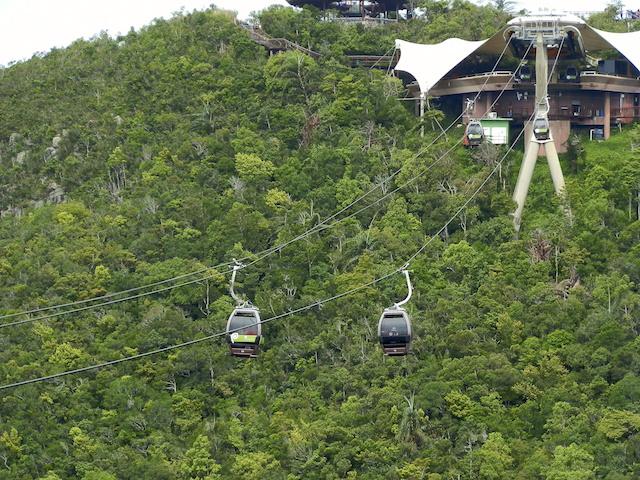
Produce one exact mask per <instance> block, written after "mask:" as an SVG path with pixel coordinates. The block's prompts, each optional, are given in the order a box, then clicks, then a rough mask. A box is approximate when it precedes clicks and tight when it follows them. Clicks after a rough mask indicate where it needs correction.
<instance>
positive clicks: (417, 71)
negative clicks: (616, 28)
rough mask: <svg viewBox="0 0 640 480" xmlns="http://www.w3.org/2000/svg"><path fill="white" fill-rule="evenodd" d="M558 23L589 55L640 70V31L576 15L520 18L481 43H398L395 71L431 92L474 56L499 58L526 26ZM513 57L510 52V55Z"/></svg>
mask: <svg viewBox="0 0 640 480" xmlns="http://www.w3.org/2000/svg"><path fill="white" fill-rule="evenodd" d="M536 22H557V23H558V24H559V25H560V26H561V27H566V26H570V27H573V28H575V29H576V30H578V31H579V32H580V34H581V37H582V43H583V46H584V49H585V51H586V52H595V51H601V50H608V49H613V50H617V51H618V52H619V53H620V54H622V55H623V56H624V57H626V58H627V60H629V62H630V63H631V64H632V65H634V66H635V67H636V68H637V69H639V70H640V48H638V45H640V31H639V32H629V33H612V32H605V31H602V30H598V29H596V28H593V27H590V26H589V25H587V24H586V23H585V21H584V20H582V19H580V18H579V17H576V16H574V15H536V16H526V17H517V18H514V19H513V20H511V21H510V22H509V23H508V24H507V25H506V26H505V28H503V29H501V30H500V31H498V32H497V33H496V34H495V35H493V36H492V37H491V38H488V39H486V40H479V41H469V40H462V39H459V38H449V39H447V40H445V41H444V42H440V43H436V44H430V45H429V44H419V43H412V42H407V41H404V40H396V48H397V49H398V50H400V60H399V61H398V64H397V65H396V67H395V69H396V70H398V71H402V72H407V73H409V74H410V75H412V76H413V77H414V78H415V79H416V81H417V82H418V85H419V87H420V92H421V93H425V94H428V93H429V90H431V88H432V87H433V86H434V85H435V84H436V83H438V82H439V81H440V80H441V79H442V78H443V77H445V76H446V75H447V74H448V73H449V72H450V71H451V70H452V69H453V68H455V67H456V66H457V65H459V64H460V63H462V62H463V61H464V60H465V59H467V58H468V57H470V56H472V55H495V56H498V55H500V53H501V52H502V51H503V50H504V49H505V46H506V43H507V40H506V39H508V38H509V35H508V33H509V32H510V31H511V30H513V29H514V28H517V27H518V26H520V25H522V24H524V23H528V24H531V23H536ZM508 54H509V53H508Z"/></svg>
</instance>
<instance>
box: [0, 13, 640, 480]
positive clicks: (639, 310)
mask: <svg viewBox="0 0 640 480" xmlns="http://www.w3.org/2000/svg"><path fill="white" fill-rule="evenodd" d="M428 3H429V6H430V10H429V12H430V13H429V14H428V15H427V17H426V18H420V19H415V20H412V21H410V22H406V23H401V24H398V25H395V26H389V27H384V28H377V29H364V28H361V27H359V26H344V25H343V26H341V25H338V24H335V23H327V22H322V23H321V22H319V21H318V17H317V14H316V13H314V12H312V11H304V12H296V11H294V10H290V9H282V8H273V9H271V10H268V11H266V12H264V13H263V14H262V17H261V23H262V26H263V28H264V29H265V30H266V31H267V32H268V33H270V34H272V35H274V36H286V37H288V38H291V39H292V40H295V41H297V42H299V43H300V44H302V45H305V46H310V47H312V48H314V49H316V50H318V51H320V52H321V53H322V54H323V56H322V57H320V58H319V59H312V58H310V57H308V56H305V55H303V54H302V53H299V52H286V53H281V54H278V55H274V56H269V55H268V53H267V52H266V51H265V50H264V49H263V48H262V47H261V46H259V45H256V44H255V43H253V42H252V41H251V40H250V38H249V35H248V33H247V32H246V30H245V29H243V28H241V27H240V26H239V25H237V24H236V22H235V21H234V18H233V17H232V16H230V15H229V14H227V13H224V12H220V11H216V10H213V9H212V10H208V11H205V12H195V13H189V14H186V13H182V14H177V15H176V16H175V17H174V18H173V19H171V20H169V21H164V20H157V21H155V22H153V24H151V25H149V26H148V27H146V28H144V29H142V30H141V31H139V32H130V33H129V34H127V35H126V36H122V37H120V38H115V39H113V38H109V37H108V36H106V35H102V36H98V37H96V38H94V39H93V40H91V41H77V42H75V43H74V44H72V45H71V46H69V47H68V48H65V49H59V50H54V51H52V52H50V53H48V54H46V55H43V56H36V57H34V58H32V59H31V60H29V61H26V62H21V63H17V64H15V65H12V66H9V67H7V68H4V69H0V211H2V217H1V219H0V317H2V318H1V319H0V323H1V324H2V325H0V346H1V348H0V387H1V386H3V385H7V384H11V383H14V382H19V381H22V380H27V379H33V378H38V377H41V376H47V375H50V374H55V373H58V372H64V371H67V370H72V369H77V368H82V367H85V366H90V365H93V364H99V363H102V362H105V361H109V360H116V359H120V358H124V357H128V356H132V355H136V354H140V353H144V352H150V351H153V350H155V349H159V348H162V347H166V346H170V345H175V344H179V343H181V342H186V341H189V340H192V339H198V338H204V337H207V336H209V335H214V334H216V333H218V332H223V331H224V329H225V325H226V319H227V317H228V316H229V313H230V311H231V310H232V308H233V305H234V303H233V301H232V299H231V297H230V296H229V293H228V285H229V284H228V282H229V277H230V275H229V268H228V266H219V267H217V268H213V267H214V266H217V265H219V264H221V263H225V262H231V261H232V259H234V258H246V260H245V263H249V262H251V261H252V260H257V261H256V262H255V263H254V264H253V265H251V266H249V267H247V268H246V269H243V270H241V271H240V272H239V273H238V283H237V285H236V289H237V291H238V292H240V293H241V294H242V295H244V296H245V297H246V298H248V299H251V300H252V302H253V303H254V304H255V305H256V306H258V307H259V308H260V310H261V314H262V316H263V318H271V317H274V316H276V315H280V314H283V313H287V312H289V311H292V310H295V309H298V308H301V307H304V306H306V305H311V304H314V303H316V302H319V301H321V300H323V299H328V298H331V297H333V296H334V295H338V294H341V293H343V292H347V291H349V290H351V289H354V288H356V287H359V286H361V285H363V284H367V283H368V282H371V281H372V280H374V279H375V278H377V277H380V276H383V275H385V274H387V273H389V272H393V271H394V270H395V269H397V268H398V267H400V266H402V265H403V263H404V262H405V261H406V260H407V259H408V258H409V257H410V256H411V255H412V254H413V253H414V252H416V251H417V250H418V249H419V248H420V247H421V246H422V245H424V244H425V242H427V241H428V240H429V238H431V236H432V235H436V236H435V240H434V241H432V242H431V243H430V244H429V245H428V247H427V248H426V249H425V250H424V252H423V253H422V254H421V255H420V256H418V257H417V258H416V259H415V260H414V261H413V262H412V264H411V271H412V273H411V275H412V279H413V282H414V286H415V292H414V295H413V298H412V300H411V302H410V303H409V304H408V310H409V312H410V314H411V315H412V319H413V324H414V329H415V340H414V342H413V346H412V353H411V354H410V355H409V356H407V357H400V358H385V357H383V355H382V352H381V349H380V347H379V345H378V344H377V332H376V327H377V322H378V319H379V316H380V313H381V312H382V310H383V308H385V307H388V306H390V305H391V304H393V302H396V301H398V300H400V299H401V298H403V297H404V296H405V295H406V287H405V284H404V280H403V277H402V276H401V275H394V276H391V277H390V278H388V279H386V280H384V281H382V282H380V283H378V284H376V285H372V286H369V287H367V288H364V289H360V290H358V291H357V292H356V293H354V294H352V295H348V296H344V297H342V298H340V299H338V300H335V301H327V302H322V303H321V304H320V305H317V306H315V307H314V308H311V309H309V310H306V311H303V312H299V313H296V314H291V315H288V316H284V317H281V318H278V319H276V320H273V321H271V322H269V323H267V324H265V325H264V335H265V343H264V345H263V348H262V351H261V353H260V356H259V358H257V359H252V360H240V359H237V358H233V357H231V356H230V355H229V353H228V347H227V345H226V344H225V343H224V338H213V339H211V340H208V341H204V342H201V343H197V344H195V345H191V346H187V347H184V348H179V349H176V350H171V351H168V352H164V353H159V354H157V355H153V356H148V357H144V358H140V359H138V360H134V361H130V362H125V363H121V364H119V365H114V366H111V367H108V368H102V369H98V370H93V371H90V372H84V373H81V374H77V375H69V376H65V377H60V378H57V379H55V380H51V381H45V382H40V383H34V384H30V385H24V386H20V387H15V388H11V389H5V390H0V479H41V480H44V479H46V480H58V479H75V478H77V479H84V480H109V479H131V480H139V479H149V480H161V479H185V480H186V479H200V480H205V479H206V480H212V479H222V478H224V479H238V480H240V479H243V480H295V479H299V480H302V479H305V480H312V479H318V480H320V479H323V480H324V479H336V480H337V479H351V480H356V479H363V480H364V479H370V480H373V479H389V480H397V479H402V480H419V479H425V480H463V479H464V480H471V479H478V480H498V479H508V480H511V479H514V480H532V479H533V480H535V479H540V480H542V479H544V480H590V479H606V480H633V479H638V478H640V340H639V339H638V333H640V294H639V292H638V285H639V284H640V243H639V241H640V220H639V217H640V131H639V130H638V129H637V128H629V129H628V130H626V129H625V131H623V132H621V133H616V134H615V136H614V137H613V138H612V139H611V140H610V141H608V142H606V143H600V144H597V143H593V144H592V143H589V142H588V139H574V140H573V141H572V146H571V148H570V151H569V153H568V154H567V155H566V156H565V158H563V159H562V161H563V168H564V170H565V174H566V176H567V190H568V202H569V204H570V207H571V217H567V216H565V215H564V214H563V208H562V206H561V205H559V204H558V203H559V202H558V201H557V199H555V198H554V195H553V186H552V183H551V179H550V178H549V172H548V168H547V166H546V165H545V163H544V162H540V164H539V165H538V168H537V170H536V173H535V176H534V182H533V187H532V192H531V193H530V197H529V199H528V201H527V207H526V209H525V214H524V221H523V228H522V231H521V232H520V235H519V236H518V237H516V236H515V235H514V232H513V227H512V219H511V217H510V215H509V212H512V211H513V209H514V204H513V202H512V201H511V192H512V190H513V185H514V183H515V176H516V174H517V170H518V165H519V162H520V158H521V155H522V152H521V149H520V147H519V148H517V149H516V150H515V151H514V152H512V153H511V154H508V155H506V159H505V161H504V162H503V164H501V165H500V168H495V167H496V166H497V164H496V162H497V161H499V160H500V159H501V158H502V157H503V156H504V155H505V153H506V151H505V150H498V149H496V150H492V149H487V150H485V149H482V150H480V151H479V152H478V151H476V152H474V153H471V152H469V151H467V150H465V149H463V148H462V147H456V142H458V140H459V139H460V137H461V136H462V134H463V131H462V129H461V128H454V129H452V130H450V131H449V134H448V135H447V138H439V139H438V134H439V132H440V130H439V128H438V127H437V124H436V122H435V120H436V119H439V120H441V121H442V123H444V124H445V125H446V124H447V120H446V119H443V118H442V116H441V115H439V113H438V112H436V111H431V112H430V113H429V115H428V117H427V121H426V122H425V131H426V132H425V136H424V137H421V136H420V125H419V122H418V120H417V119H416V117H415V116H414V114H413V111H412V108H413V106H412V102H403V101H400V100H399V98H400V97H402V96H404V90H403V86H402V83H401V82H400V81H399V80H398V79H396V78H392V77H390V76H387V75H385V72H384V70H380V71H378V70H369V69H354V68H349V67H348V66H347V62H346V61H345V60H344V57H343V55H344V54H346V53H378V54H381V53H383V52H385V51H387V50H389V49H390V48H391V47H393V39H394V38H395V37H396V36H397V37H402V38H405V39H408V40H416V41H420V40H422V41H431V40H441V39H443V38H444V37H443V35H444V36H453V35H458V36H462V37H465V38H482V37H483V36H486V35H487V32H488V33H492V32H493V31H494V30H495V29H497V28H498V27H499V26H500V25H501V24H502V22H503V21H504V20H505V19H506V18H508V16H507V14H505V13H504V12H502V11H498V10H496V9H494V8H493V7H477V6H474V5H471V4H468V3H465V2H461V1H458V0H456V1H455V2H453V3H452V4H450V5H448V6H447V4H446V3H444V2H428ZM433 142H435V144H434V145H432V146H430V147H429V148H427V147H428V146H429V145H431V144H432V143H433ZM448 150H451V153H449V154H447V155H444V156H443V154H444V153H445V152H447V151H448ZM441 157H443V158H442V159H440V158H441ZM436 160H439V161H437V162H436ZM397 169H400V173H399V174H398V175H397V176H395V178H393V180H389V181H387V182H383V184H382V185H381V188H378V189H375V190H374V191H373V192H372V193H371V194H370V195H369V196H367V197H366V198H365V199H364V200H363V201H362V202H359V203H358V204H357V205H356V206H355V207H353V208H349V209H347V210H345V211H344V212H343V213H341V214H340V215H338V216H337V217H336V218H334V219H332V220H331V221H329V222H327V223H325V224H323V225H322V228H317V229H316V230H314V232H313V233H312V234H309V235H305V236H304V238H302V239H300V240H297V241H295V242H292V243H291V244H289V245H286V246H283V247H282V248H278V249H276V250H274V251H273V252H272V254H270V255H268V256H264V255H260V252H262V251H264V250H266V249H269V248H270V247H273V246H277V245H282V244H285V243H287V242H289V241H290V240H292V239H295V238H296V237H297V236H299V235H301V234H303V233H305V232H307V231H308V230H309V229H311V228H313V227H314V226H315V225H318V224H320V223H321V222H323V221H324V220H325V219H326V218H327V217H329V216H331V215H333V214H334V213H335V212H337V211H339V210H340V209H342V208H343V207H346V206H348V205H349V204H350V203H351V202H352V201H353V200H355V199H357V198H359V197H360V196H361V195H362V194H363V193H365V192H368V191H369V190H371V189H374V187H375V186H376V185H377V184H379V183H381V182H382V181H383V180H384V179H385V178H386V177H388V176H389V175H391V174H392V173H393V172H394V171H396V170H397ZM425 170H428V171H427V172H426V173H425V174H423V175H419V174H420V173H423V172H424V171H425ZM494 170H495V172H496V173H495V174H494V175H492V176H491V177H490V179H489V180H488V181H487V182H486V185H484V187H483V188H481V189H480V191H479V193H478V195H476V196H475V197H474V199H473V201H471V202H470V203H469V204H468V205H467V206H466V207H465V208H462V209H461V207H462V206H463V205H464V203H465V201H466V200H467V199H468V198H469V195H470V194H471V193H472V192H474V191H475V190H476V189H477V188H478V187H480V186H481V184H482V182H484V181H485V180H486V179H487V177H488V175H489V174H490V172H492V171H494ZM410 179H413V180H412V181H411V182H409V183H410V184H409V185H408V186H406V187H404V188H400V189H399V190H398V191H397V192H395V193H393V194H391V195H387V194H388V193H389V192H392V191H393V190H394V189H396V187H398V186H401V185H403V184H405V183H406V182H407V181H408V180H410ZM550 199H553V201H552V202H550V201H549V200H550ZM365 206H369V207H368V208H365V209H362V210H361V211H360V212H358V213H356V214H355V215H353V216H350V217H349V218H346V217H348V216H349V215H351V214H353V213H354V212H356V211H357V210H359V209H360V208H362V207H365ZM451 217H453V218H454V220H453V221H452V222H450V223H448V224H447V226H446V228H444V229H443V230H442V232H441V233H440V234H438V232H439V231H440V230H441V228H442V227H443V225H445V224H446V222H447V221H448V219H450V218H451ZM342 218H346V219H345V220H341V221H339V220H340V219H342ZM262 257H264V258H262ZM192 272H199V273H198V274H196V275H191V276H185V277H181V278H179V279H176V280H175V281H168V282H166V283H161V284H158V285H156V286H153V287H149V288H146V289H141V290H134V291H133V292H132V293H126V294H123V295H115V296H109V297H107V299H105V300H101V301H98V302H86V303H80V304H76V305H72V306H67V307H63V308H62V309H58V310H53V311H41V312H35V313H33V314H31V315H27V316H8V315H12V314H14V313H19V312H23V311H26V310H33V309H39V308H42V307H47V306H50V305H58V304H66V303H71V302H77V301H83V300H87V299H90V298H92V297H100V296H104V295H110V294H111V293H113V292H120V291H123V290H127V289H134V288H136V287H140V286H144V285H149V284H154V283H157V282H161V281H164V280H166V279H171V278H173V277H176V276H181V275H187V274H190V273H192ZM180 283H186V285H183V286H179V287H176V288H172V287H174V286H175V285H177V284H180ZM165 287H169V288H165ZM155 289H164V291H161V292H157V293H153V294H149V295H146V293H149V292H152V291H154V290H155ZM138 294H142V295H138ZM126 296H136V297H137V298H134V299H131V300H129V301H122V302H120V301H111V300H119V299H121V298H123V297H126ZM78 307H80V308H78ZM83 307H88V308H83ZM69 310H75V311H72V312H71V313H66V314H65V313H64V312H68V311H69ZM61 312H62V314H61ZM51 314H53V315H56V316H53V317H50V318H42V317H45V316H46V315H51ZM17 322H22V323H19V324H16V325H12V326H7V325H6V324H8V323H17Z"/></svg>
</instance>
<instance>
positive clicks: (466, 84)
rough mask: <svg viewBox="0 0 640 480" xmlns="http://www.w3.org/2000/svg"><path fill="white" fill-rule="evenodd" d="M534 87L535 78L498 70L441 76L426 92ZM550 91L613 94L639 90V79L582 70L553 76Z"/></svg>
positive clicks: (526, 88) (433, 94)
mask: <svg viewBox="0 0 640 480" xmlns="http://www.w3.org/2000/svg"><path fill="white" fill-rule="evenodd" d="M503 89H505V90H534V89H535V80H528V81H522V80H516V79H514V78H513V72H509V71H498V72H488V73H479V74H474V75H468V76H465V77H458V78H443V79H442V80H440V81H439V82H438V83H436V84H435V85H434V86H433V88H432V89H431V90H430V91H429V95H430V96H432V97H444V96H447V95H460V94H471V93H477V92H479V91H481V90H483V91H486V92H499V91H501V90H503ZM554 90H556V91H557V90H588V91H594V90H595V91H605V92H616V93H633V94H637V93H639V92H640V79H638V78H633V77H625V76H621V75H611V74H604V73H598V72H595V71H584V72H582V73H581V74H580V77H579V78H578V79H577V80H558V79H556V80H555V81H554V82H553V83H551V84H550V85H549V91H554Z"/></svg>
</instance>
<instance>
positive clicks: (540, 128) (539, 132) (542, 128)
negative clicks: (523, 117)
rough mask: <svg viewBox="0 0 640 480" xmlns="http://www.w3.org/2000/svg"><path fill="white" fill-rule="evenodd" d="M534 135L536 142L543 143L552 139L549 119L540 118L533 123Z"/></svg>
mask: <svg viewBox="0 0 640 480" xmlns="http://www.w3.org/2000/svg"><path fill="white" fill-rule="evenodd" d="M533 135H534V136H535V137H536V140H537V141H539V142H543V141H546V140H549V138H551V128H550V127H549V119H548V118H547V117H538V118H536V119H535V120H534V121H533Z"/></svg>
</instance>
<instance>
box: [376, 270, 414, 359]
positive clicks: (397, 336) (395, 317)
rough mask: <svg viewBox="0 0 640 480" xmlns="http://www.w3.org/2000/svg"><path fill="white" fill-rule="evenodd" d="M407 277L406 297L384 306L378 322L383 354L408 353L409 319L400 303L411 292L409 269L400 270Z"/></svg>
mask: <svg viewBox="0 0 640 480" xmlns="http://www.w3.org/2000/svg"><path fill="white" fill-rule="evenodd" d="M402 272H403V273H404V275H405V278H406V279H407V287H408V289H409V294H408V295H407V298H405V299H404V300H402V301H401V302H398V303H396V304H395V305H394V306H393V307H390V308H385V309H384V312H382V316H381V317H380V321H379V322H378V338H379V340H380V345H382V351H383V352H384V354H385V355H390V356H402V355H406V354H407V353H409V348H410V346H411V337H412V331H411V319H410V318H409V314H408V313H407V311H406V310H405V309H404V308H402V305H404V304H405V303H407V302H408V301H409V299H410V298H411V294H412V293H413V287H412V286H411V279H410V278H409V271H408V270H403V271H402Z"/></svg>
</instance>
